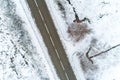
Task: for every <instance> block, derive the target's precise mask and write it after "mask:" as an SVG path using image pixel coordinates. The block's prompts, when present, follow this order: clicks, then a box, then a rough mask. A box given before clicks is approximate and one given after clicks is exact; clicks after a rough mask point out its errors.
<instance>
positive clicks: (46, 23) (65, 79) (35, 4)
mask: <svg viewBox="0 0 120 80" xmlns="http://www.w3.org/2000/svg"><path fill="white" fill-rule="evenodd" d="M27 3H28V5H29V7H30V10H31V13H32V17H33V18H35V23H36V25H37V27H38V29H39V30H40V33H41V35H42V37H43V40H44V42H45V45H46V47H47V49H48V52H49V55H50V58H51V61H52V63H53V65H54V67H55V70H56V72H57V75H58V76H59V78H60V80H77V79H76V77H75V74H74V72H73V70H72V67H71V65H70V63H69V61H68V58H67V55H66V53H65V50H64V48H63V45H62V43H61V41H60V38H59V36H58V33H57V30H56V28H55V25H54V23H53V20H52V18H51V15H50V13H49V10H48V8H47V5H46V3H45V1H44V0H27Z"/></svg>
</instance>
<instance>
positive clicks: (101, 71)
mask: <svg viewBox="0 0 120 80" xmlns="http://www.w3.org/2000/svg"><path fill="white" fill-rule="evenodd" d="M46 2H47V5H48V6H49V10H50V12H51V14H52V17H53V20H54V22H55V25H56V28H57V30H58V33H59V36H60V38H61V40H62V43H63V45H64V48H65V49H66V52H67V55H68V58H69V61H70V63H71V65H72V67H73V70H74V71H75V74H76V76H77V79H78V80H120V69H119V67H120V54H119V53H120V47H119V46H120V45H119V44H120V31H119V30H120V27H119V25H120V10H119V8H120V1H119V0H51V2H49V0H46ZM73 8H74V9H75V11H76V13H77V15H78V16H79V19H80V20H82V19H84V18H85V17H86V18H87V19H88V20H87V21H83V22H82V23H74V22H73V20H75V11H73ZM73 24H74V26H76V25H80V26H81V25H83V24H86V25H87V28H88V29H90V30H91V32H90V33H88V34H85V37H84V38H82V39H80V40H78V41H75V39H74V38H76V36H72V37H71V36H70V35H69V33H68V32H67V31H68V27H70V26H71V25H73ZM74 28H76V27H74ZM74 30H76V29H74ZM73 34H74V33H73ZM87 52H88V53H87ZM96 54H99V55H97V56H93V55H96ZM81 75H82V76H81Z"/></svg>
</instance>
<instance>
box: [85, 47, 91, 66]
mask: <svg viewBox="0 0 120 80" xmlns="http://www.w3.org/2000/svg"><path fill="white" fill-rule="evenodd" d="M91 49H92V47H90V48H89V49H88V51H87V52H86V57H87V58H88V60H89V61H90V62H91V63H92V64H93V61H92V59H91V58H90V57H89V52H90V50H91Z"/></svg>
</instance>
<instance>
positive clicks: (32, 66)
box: [0, 0, 58, 80]
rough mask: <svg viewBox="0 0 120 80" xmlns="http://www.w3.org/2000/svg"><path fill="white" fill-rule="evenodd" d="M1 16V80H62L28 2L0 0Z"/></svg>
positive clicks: (23, 0)
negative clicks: (51, 59)
mask: <svg viewBox="0 0 120 80" xmlns="http://www.w3.org/2000/svg"><path fill="white" fill-rule="evenodd" d="M21 3H22V4H21ZM23 5H24V6H23ZM22 6H23V7H22ZM25 7H26V8H25ZM24 8H25V10H26V11H28V13H27V16H26V11H25V10H24ZM0 12H1V13H0V80H56V79H57V80H58V77H55V76H57V75H56V73H55V71H54V69H53V65H52V63H51V61H50V60H49V56H48V52H47V48H46V47H45V45H44V43H43V40H42V37H41V35H40V33H39V31H38V29H37V27H36V25H35V23H34V19H33V18H32V17H31V13H30V11H29V10H28V6H27V4H26V2H25V0H0ZM32 26H34V28H35V29H34V30H36V31H34V30H33V27H32ZM36 34H37V35H38V36H36ZM44 53H45V54H44ZM50 65H51V66H50Z"/></svg>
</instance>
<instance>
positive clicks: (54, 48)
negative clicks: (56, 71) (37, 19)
mask: <svg viewBox="0 0 120 80" xmlns="http://www.w3.org/2000/svg"><path fill="white" fill-rule="evenodd" d="M34 2H35V4H36V7H37V8H38V12H39V14H40V16H41V18H42V21H43V22H44V25H45V28H46V30H47V32H48V34H49V37H50V40H51V42H52V45H53V47H54V49H55V52H56V53H57V56H58V58H59V61H60V65H61V66H62V69H63V71H64V72H65V67H64V65H63V63H62V61H61V60H60V56H59V53H58V51H57V49H56V48H55V44H54V42H53V39H52V37H51V35H50V32H49V30H48V28H47V27H48V26H47V25H46V23H45V20H44V17H43V16H42V13H41V11H40V9H39V7H38V4H37V2H36V0H34ZM65 76H66V78H67V79H68V80H69V77H68V75H67V73H66V72H65Z"/></svg>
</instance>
